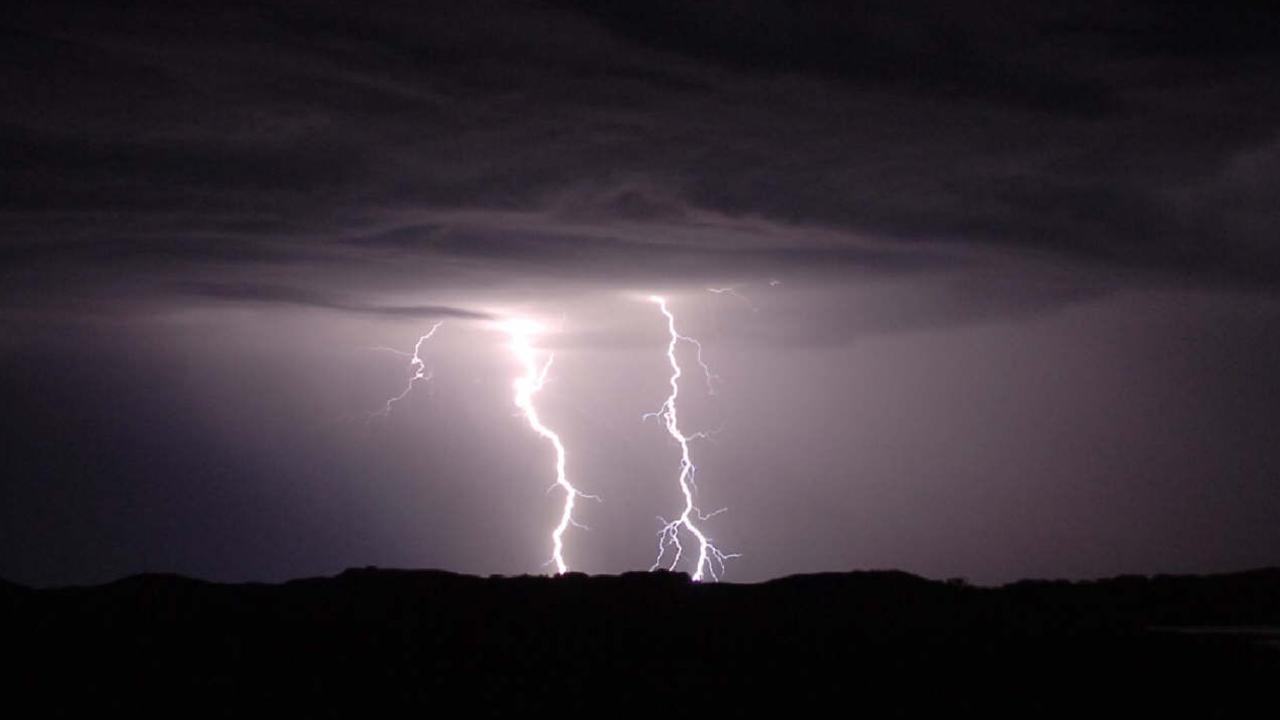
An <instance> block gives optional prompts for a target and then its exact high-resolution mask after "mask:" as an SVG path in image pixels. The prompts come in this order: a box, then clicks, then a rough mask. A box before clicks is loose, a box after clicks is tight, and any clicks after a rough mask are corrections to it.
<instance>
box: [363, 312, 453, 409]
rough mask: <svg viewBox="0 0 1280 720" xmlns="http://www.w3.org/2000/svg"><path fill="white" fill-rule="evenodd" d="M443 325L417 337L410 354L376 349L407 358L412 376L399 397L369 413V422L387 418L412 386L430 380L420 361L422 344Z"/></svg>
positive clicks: (439, 324)
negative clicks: (377, 418) (376, 418)
mask: <svg viewBox="0 0 1280 720" xmlns="http://www.w3.org/2000/svg"><path fill="white" fill-rule="evenodd" d="M443 324H444V321H443V320H440V321H438V322H436V324H434V325H432V326H431V329H430V330H428V331H427V333H426V334H425V335H422V336H421V337H419V338H418V342H416V343H414V345H413V352H412V353H407V352H404V351H403V350H396V349H395V348H389V347H383V346H380V347H378V348H377V349H378V350H388V351H390V352H393V353H396V354H397V355H403V356H405V357H407V358H409V371H410V372H411V373H412V374H411V375H410V376H409V383H408V384H407V385H405V387H404V390H402V391H401V392H400V394H399V395H396V396H394V397H392V398H390V399H388V400H387V402H386V403H384V404H383V406H382V408H381V409H379V410H375V411H373V412H371V413H369V419H370V420H372V419H373V418H375V417H387V416H389V415H390V414H391V408H392V406H394V405H395V404H396V403H398V402H400V401H401V400H403V399H405V398H406V397H407V396H408V395H409V393H410V392H412V391H413V386H414V385H415V384H417V382H418V381H419V380H430V379H431V373H430V372H428V371H427V364H426V363H425V362H423V360H422V344H423V343H424V342H426V341H428V340H430V339H431V336H432V335H435V334H436V331H437V330H439V329H440V326H441V325H443Z"/></svg>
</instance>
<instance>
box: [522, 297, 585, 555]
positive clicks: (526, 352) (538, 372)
mask: <svg viewBox="0 0 1280 720" xmlns="http://www.w3.org/2000/svg"><path fill="white" fill-rule="evenodd" d="M502 328H503V329H504V330H506V332H507V334H508V335H509V336H510V337H511V350H512V352H513V353H515V356H516V359H517V360H518V361H519V362H520V367H521V368H522V369H523V371H524V373H523V374H522V375H520V376H519V377H517V378H516V379H515V382H514V383H513V387H514V389H515V404H516V407H517V408H519V409H520V411H521V412H522V413H523V414H524V417H525V420H526V421H527V422H528V423H529V427H530V428H532V429H533V431H534V432H535V433H537V434H538V435H539V436H541V437H542V438H543V439H544V440H546V441H547V442H549V443H551V446H552V447H554V448H555V451H556V465H555V468H556V480H555V483H554V484H552V486H551V489H554V488H556V487H559V488H561V489H562V490H564V494H565V497H564V508H563V509H562V510H561V512H560V521H559V522H558V523H557V524H556V526H555V528H554V529H553V530H552V531H551V546H552V551H551V560H552V561H553V562H554V563H555V564H556V572H557V573H561V574H563V573H565V572H567V571H568V569H569V566H568V565H567V564H566V563H565V560H564V533H565V531H566V530H568V528H569V526H570V525H573V526H575V527H582V525H580V524H579V523H577V522H576V521H575V520H574V519H573V508H574V502H575V501H576V500H577V499H578V498H579V497H586V498H592V499H599V498H597V497H596V496H594V495H587V494H585V493H583V492H581V491H579V490H578V489H577V488H576V487H574V486H573V485H572V484H571V483H570V482H569V480H568V478H567V477H566V474H565V449H564V443H563V442H562V441H561V440H560V436H559V435H557V434H556V433H555V431H553V430H552V429H551V428H549V427H547V426H546V425H545V424H544V423H543V422H542V419H541V418H540V417H539V416H538V409H537V407H535V406H534V404H533V396H534V395H536V394H537V393H538V391H539V390H541V389H542V388H543V386H544V385H545V384H546V382H547V372H548V371H549V370H550V369H551V362H552V360H554V359H555V356H554V355H551V354H550V353H548V354H547V359H546V361H545V362H543V363H542V366H541V367H539V366H538V359H537V355H538V353H537V351H536V350H535V349H534V347H533V344H532V341H531V336H532V335H534V334H536V333H537V332H538V331H539V330H540V329H541V328H540V326H539V325H538V324H537V323H535V322H532V321H529V320H519V319H517V320H509V321H507V322H505V323H503V324H502Z"/></svg>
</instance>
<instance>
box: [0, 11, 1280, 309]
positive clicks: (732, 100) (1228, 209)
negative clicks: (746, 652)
mask: <svg viewBox="0 0 1280 720" xmlns="http://www.w3.org/2000/svg"><path fill="white" fill-rule="evenodd" d="M3 33H4V36H5V44H6V48H7V49H6V54H7V57H8V61H7V62H6V63H5V66H4V69H3V70H0V73H3V76H2V77H3V84H4V86H5V88H6V96H7V97H9V98H11V100H12V101H11V102H9V103H7V104H6V107H5V109H4V110H3V111H2V112H0V152H2V154H3V156H4V157H5V164H6V172H5V174H4V178H3V180H2V181H0V182H2V183H3V187H2V188H0V190H2V191H0V203H2V204H3V208H2V209H3V213H2V215H0V232H3V234H4V243H5V245H6V251H5V253H4V257H5V261H4V262H5V269H6V271H7V273H8V274H17V275H21V274H22V272H23V270H24V260H25V259H26V258H27V257H29V256H31V255H33V254H35V253H58V254H61V253H63V252H64V251H66V250H68V249H70V250H71V251H72V252H71V258H75V257H76V254H77V253H76V252H75V249H76V248H83V247H84V246H85V245H86V244H89V245H92V246H96V247H98V248H100V250H99V254H109V255H112V256H117V257H118V256H127V255H136V254H140V253H154V252H157V251H159V250H160V249H161V248H163V250H164V252H166V253H168V254H169V259H170V261H171V262H170V263H169V266H168V267H166V269H165V272H166V273H169V274H173V273H178V274H181V273H182V272H183V271H184V270H183V264H184V262H185V263H189V264H199V263H204V262H207V261H208V260H209V258H210V256H211V255H217V256H220V257H222V258H224V259H228V260H243V261H245V262H250V263H253V262H258V261H260V260H262V259H263V256H264V255H271V254H275V255H279V256H282V257H283V258H284V259H285V261H286V262H287V261H289V258H290V257H291V256H292V255H291V253H290V251H288V248H290V247H294V248H296V249H295V250H293V251H292V253H293V254H297V255H315V254H317V253H323V252H326V250H325V248H326V246H328V245H330V244H333V243H338V244H340V245H342V246H343V247H344V248H345V252H347V254H346V255H344V258H345V259H346V261H348V262H352V261H354V262H359V261H360V259H361V258H360V252H359V251H360V250H361V249H363V248H366V246H367V250H368V252H370V253H371V254H372V255H373V256H374V257H377V255H378V252H379V250H380V249H383V248H384V247H385V245H386V244H387V243H389V242H396V241H401V244H400V245H399V247H400V248H401V249H404V248H405V247H407V246H408V245H412V246H413V248H412V249H413V252H414V253H416V254H417V255H418V257H419V258H421V259H422V260H423V261H424V262H429V260H430V259H431V258H432V257H435V256H439V255H444V256H450V255H456V254H459V253H462V254H466V255H469V256H480V257H484V258H489V259H495V260H502V261H508V262H510V263H512V264H513V265H514V266H516V267H527V268H528V269H529V270H531V271H534V272H539V271H543V270H545V269H546V268H548V267H550V266H552V265H553V263H549V262H545V261H544V259H545V258H547V257H554V258H555V259H556V261H557V263H555V264H554V266H555V267H556V268H564V267H568V268H571V269H572V268H578V269H579V271H580V272H582V273H583V274H591V273H593V272H602V271H605V270H607V267H602V266H607V265H608V264H609V263H608V259H609V258H616V259H617V263H618V264H619V265H621V266H623V267H626V268H633V270H632V273H633V274H638V275H642V276H643V275H659V276H661V275H662V274H664V273H668V272H671V271H672V270H673V268H677V267H681V266H683V265H685V264H686V263H684V261H686V260H687V259H689V255H690V254H692V255H693V258H694V259H696V260H715V259H716V258H715V256H716V254H717V253H723V254H724V255H725V256H726V257H725V263H726V264H727V265H728V266H730V267H731V268H732V269H733V271H734V272H738V273H747V274H769V273H773V272H776V271H777V269H778V268H784V269H785V268H791V267H824V266H827V265H828V264H829V263H830V262H831V261H832V259H833V257H836V258H838V259H839V261H841V262H843V263H847V264H848V265H851V266H858V265H865V266H870V267H871V268H872V269H873V270H874V269H875V268H876V266H878V264H879V263H878V259H879V258H881V257H882V256H883V252H885V251H884V250H883V249H881V250H880V251H879V253H880V254H876V255H874V256H872V257H867V256H866V253H865V251H864V250H863V249H862V248H863V244H864V243H865V239H866V238H875V239H876V240H877V241H880V242H890V243H894V244H896V245H897V246H898V247H897V248H896V250H895V252H897V253H911V252H914V251H915V249H916V246H917V245H918V244H919V243H920V242H921V241H925V240H927V241H930V242H945V243H950V244H952V245H955V246H957V247H959V248H966V247H974V246H983V245H986V246H1004V247H1007V248H1012V249H1014V250H1016V251H1020V252H1027V253H1032V254H1041V253H1049V254H1051V255H1054V256H1058V257H1061V258H1063V260H1062V261H1063V262H1085V263H1091V264H1092V263H1102V264H1112V265H1114V266H1116V267H1120V268H1125V269H1127V270H1137V271H1141V272H1152V271H1154V272H1156V273H1160V274H1165V275H1167V276H1169V277H1176V278H1182V279H1192V280H1212V281H1214V282H1227V283H1247V284H1250V285H1253V286H1258V285H1261V286H1265V287H1273V286H1274V285H1275V283H1276V280H1277V279H1278V278H1280V255H1277V252H1276V249H1275V244H1274V242H1272V239H1273V238H1274V237H1275V235H1276V232H1277V230H1280V225H1278V224H1277V220H1276V214H1275V212H1274V210H1273V207H1272V206H1273V204H1274V203H1273V200H1274V193H1273V192H1269V190H1274V186H1275V183H1276V182H1277V177H1278V175H1277V163H1276V158H1277V156H1278V150H1277V148H1280V144H1278V143H1280V134H1278V133H1280V121H1278V119H1280V92H1277V90H1276V85H1275V83H1274V82H1273V81H1272V80H1273V78H1274V77H1275V74H1276V72H1277V71H1278V70H1280V51H1277V50H1276V48H1278V47H1280V29H1278V28H1277V22H1276V20H1275V17H1274V13H1269V12H1266V9H1265V8H1261V7H1260V6H1257V5H1255V4H1249V3H1225V4H1222V3H1220V4H1215V5H1214V6H1212V7H1211V8H1210V7H1207V6H1204V5H1202V4H1196V3H1172V4H1171V3H1155V2H1152V3H1126V4H1123V5H1120V4H1116V3H1109V2H1086V3H1073V4H1071V5H1070V6H1069V7H1065V6H1061V4H1058V3H1022V2H1018V3H1013V2H1011V3H1000V4H998V6H997V7H987V8H984V9H983V10H982V11H981V12H970V11H967V10H961V9H959V8H957V7H956V6H955V5H954V4H952V3H942V2H938V3H933V2H923V3H879V2H873V3H858V4H855V5H849V4H847V3H826V2H819V3H811V4H803V5H795V4H790V3H773V2H751V3H696V4H688V3H678V2H672V3H666V2H658V3H651V2H645V3H625V2H624V3H607V4H604V5H597V4H594V3H574V2H549V3H514V2H481V3H466V4H465V5H464V6H455V5H450V4H444V3H428V4H427V5H425V6H423V5H413V6H405V5H397V4H375V5H374V6H361V7H360V8H354V7H347V6H343V5H340V4H334V3H320V2H311V3H290V4H287V5H281V6H278V7H274V8H271V7H264V6H262V5H259V4H238V3H229V4H220V5H219V6H218V8H217V9H216V10H212V9H210V8H207V7H205V6H203V5H188V4H184V3H166V4H164V5H163V6H154V5H146V4H130V3H108V4H102V3H87V4H79V3H66V2H63V3H31V4H25V5H23V6H20V7H18V8H17V9H15V10H13V11H12V12H10V13H9V14H8V15H7V16H6V19H5V22H4V26H3ZM587 189H590V190H589V191H587ZM565 198H577V199H582V198H587V199H589V200H590V202H588V203H587V204H585V205H582V204H580V206H579V207H576V208H571V210H572V211H573V212H571V213H569V214H568V215H566V212H567V211H566V209H565V208H564V207H563V202H564V199H565ZM460 210H465V211H466V212H467V216H468V223H467V224H466V225H463V226H458V225H456V224H454V223H451V221H450V219H449V217H448V216H449V214H450V213H454V212H457V211H460ZM513 213H516V214H518V213H524V217H526V218H527V219H528V224H527V226H522V225H520V224H519V223H514V224H513V223H512V222H510V221H509V220H510V218H511V217H513ZM573 213H576V216H575V215H574V214H573ZM69 215H70V216H73V217H74V216H79V217H83V218H86V219H87V218H92V220H91V221H87V222H86V223H81V224H73V225H72V226H71V227H70V228H68V227H67V226H66V218H67V217H68V216H69ZM433 215H434V216H437V217H432V216H433ZM487 215H491V216H492V217H487ZM175 216H177V217H179V218H181V220H180V222H179V223H178V224H176V225H175V223H174V222H173V218H174V217H175ZM405 216H413V217H414V218H415V220H414V221H406V220H405ZM424 217H425V218H426V219H425V222H426V226H425V228H424V227H423V225H422V223H423V222H424V220H423V218H424ZM584 217H589V218H590V219H591V220H592V222H590V223H586V224H584V223H583V222H582V221H581V220H582V218H584ZM744 219H747V220H752V219H754V220H758V221H760V222H761V223H762V224H767V225H768V230H767V231H766V232H765V233H764V234H763V235H756V236H754V237H752V238H743V237H741V236H742V235H743V232H742V227H741V224H742V221H743V220H744ZM619 221H621V222H626V223H630V224H631V225H632V226H633V227H634V228H638V229H644V228H649V229H650V231H651V233H652V235H653V237H652V242H650V243H648V244H645V245H644V246H643V247H640V246H637V244H634V243H619V242H617V238H616V236H615V235H614V233H613V231H612V230H611V228H610V224H611V223H614V222H619ZM414 227H416V228H422V229H421V230H417V229H412V228H414ZM477 228H480V230H477ZM683 230H696V231H701V232H702V233H704V234H708V233H712V232H714V231H719V232H720V235H721V238H720V243H719V244H718V245H717V246H715V247H710V248H706V247H699V246H698V244H697V243H691V242H689V241H687V240H680V239H677V240H675V241H672V240H670V239H669V238H670V237H673V236H674V237H677V238H679V237H680V236H681V234H682V232H681V231H683ZM815 233H820V234H822V235H823V236H824V237H825V238H826V241H827V243H828V245H845V246H848V247H849V248H852V249H851V250H846V249H843V248H841V247H827V248H824V249H823V250H822V251H815V250H813V249H812V248H811V245H812V243H811V242H807V237H806V236H808V235H811V234H815ZM410 236H412V237H410ZM735 243H743V244H750V245H752V246H751V247H748V248H746V249H744V250H737V249H735V248H734V247H733V245H734V244H735ZM215 248H216V249H215ZM353 249H354V250H355V251H356V252H354V253H353V252H351V251H352V250H353ZM744 253H745V255H744ZM633 257H636V258H638V260H639V262H634V263H633V262H632V261H633ZM664 257H669V258H671V261H670V262H664V261H663V258H664ZM67 262H75V260H74V259H70V260H67ZM126 264H127V263H126ZM143 264H144V265H145V263H143ZM899 264H901V263H893V264H891V266H890V267H888V268H884V269H886V270H889V271H892V270H893V269H894V267H896V266H897V265H899ZM908 264H912V263H908Z"/></svg>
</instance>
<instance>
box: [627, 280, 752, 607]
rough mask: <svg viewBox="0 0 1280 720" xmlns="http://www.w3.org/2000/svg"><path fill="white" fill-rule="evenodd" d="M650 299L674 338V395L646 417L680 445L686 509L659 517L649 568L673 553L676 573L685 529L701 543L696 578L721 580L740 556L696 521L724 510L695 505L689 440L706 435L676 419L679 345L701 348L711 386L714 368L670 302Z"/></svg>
mask: <svg viewBox="0 0 1280 720" xmlns="http://www.w3.org/2000/svg"><path fill="white" fill-rule="evenodd" d="M649 300H650V301H651V302H653V303H656V304H657V305H658V308H659V309H660V310H662V314H663V315H665V316H666V318H667V333H668V336H669V337H670V341H669V342H668V343H667V361H668V362H669V363H670V364H671V379H670V383H671V394H670V395H668V396H667V400H666V402H664V403H663V404H662V407H661V408H660V409H659V410H658V412H656V413H650V414H649V415H646V416H645V417H649V416H654V417H658V418H660V419H661V420H662V422H663V424H664V425H666V428H667V433H668V434H669V435H671V437H672V438H674V439H675V441H676V442H677V443H678V444H679V445H680V473H679V476H678V478H679V484H680V493H681V494H682V495H683V496H684V509H683V511H682V512H681V513H680V517H678V518H676V519H675V520H672V521H671V522H667V521H666V519H665V518H661V517H660V518H658V521H659V522H661V523H663V526H662V530H660V531H659V532H658V557H657V558H656V559H655V560H654V562H653V566H652V567H650V568H649V569H650V570H657V569H658V568H659V567H661V566H662V564H663V558H664V557H665V556H666V555H667V554H668V553H670V554H671V556H672V558H671V562H670V565H669V566H668V568H667V569H669V570H675V568H676V565H678V564H679V562H680V558H681V557H682V556H683V555H684V546H683V545H682V544H681V542H680V531H681V530H684V531H686V532H688V533H689V534H690V535H692V536H693V537H694V539H695V540H697V542H698V559H697V562H696V564H695V565H694V570H693V579H694V580H695V581H700V580H702V579H703V577H704V575H710V576H711V579H712V580H719V579H720V577H719V576H720V575H721V574H723V573H724V564H725V561H726V560H728V559H730V558H735V557H738V555H737V554H736V553H735V554H727V553H724V552H721V551H720V550H719V549H718V548H717V547H716V546H715V545H714V544H712V542H711V540H710V538H708V537H707V535H706V533H704V532H703V531H702V530H701V529H700V528H699V527H698V526H697V524H695V522H694V520H695V519H696V520H697V521H698V522H703V521H705V520H708V519H710V518H712V517H715V516H716V515H719V514H720V513H722V512H724V508H721V509H720V510H716V511H715V512H712V513H708V514H703V513H702V511H700V510H699V509H698V507H697V506H696V505H695V504H694V492H695V491H696V490H697V487H696V485H695V484H694V474H695V473H696V472H697V468H696V467H694V464H693V460H692V458H691V457H690V455H689V441H690V440H693V439H695V438H697V437H700V436H701V435H702V434H701V433H695V434H694V435H685V434H684V432H683V431H681V430H680V423H679V421H678V419H677V417H676V400H677V399H678V398H679V397H680V377H681V376H682V375H683V372H682V371H681V369H680V361H679V360H678V359H677V358H676V346H677V345H678V344H679V342H680V341H681V340H683V341H685V342H687V343H690V344H692V345H693V346H694V347H696V348H697V350H698V354H697V356H698V363H699V364H700V365H702V369H703V372H705V373H706V375H707V383H708V386H710V383H711V378H712V377H713V376H712V374H711V370H710V368H709V367H707V365H706V363H704V362H703V361H702V344H701V343H699V342H698V341H697V340H695V339H694V338H691V337H689V336H687V335H681V334H680V333H679V331H677V330H676V318H675V315H672V314H671V311H670V310H669V309H668V308H667V301H666V299H665V298H662V297H659V296H657V295H654V296H651V297H650V298H649ZM717 568H719V572H717Z"/></svg>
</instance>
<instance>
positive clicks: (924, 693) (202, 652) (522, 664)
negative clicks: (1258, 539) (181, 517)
mask: <svg viewBox="0 0 1280 720" xmlns="http://www.w3.org/2000/svg"><path fill="white" fill-rule="evenodd" d="M0 598H3V602H5V603H6V605H5V606H4V607H5V612H4V613H3V615H2V616H0V617H3V620H2V621H0V631H2V632H4V636H5V638H6V644H5V651H6V652H7V653H8V654H9V659H10V660H11V661H12V662H11V663H10V665H11V666H13V667H17V668H19V669H18V670H17V671H16V673H15V674H13V675H11V676H10V677H9V678H8V682H9V683H11V686H10V687H8V688H6V690H7V691H8V692H7V693H6V695H7V696H9V697H25V698H26V699H27V700H28V701H35V700H39V702H41V703H43V705H42V706H41V707H44V708H46V709H47V710H48V713H47V714H54V715H56V714H70V713H72V712H89V711H93V712H96V713H97V712H108V711H110V712H116V711H120V712H128V713H131V714H133V715H137V714H143V715H146V714H156V715H159V714H161V713H163V714H165V715H166V716H170V715H171V713H172V711H173V708H175V707H181V708H184V714H186V711H187V710H189V709H192V708H191V705H192V702H193V700H194V699H197V698H198V699H199V701H198V703H197V705H198V707H196V708H194V710H198V711H202V712H207V713H209V714H213V715H244V714H252V715H259V714H264V713H266V712H275V713H280V714H282V715H287V716H297V715H305V716H315V715H322V716H333V715H368V714H386V713H392V712H395V713H408V712H414V713H425V712H430V711H432V710H435V711H441V710H442V709H444V708H446V707H448V706H449V705H452V704H453V703H457V702H464V703H466V704H467V707H468V708H469V712H471V713H473V714H480V715H484V714H503V715H506V714H511V713H514V712H520V713H529V712H540V711H543V710H548V709H553V708H554V709H556V710H558V711H560V712H573V713H586V712H592V713H613V712H618V711H626V713H627V714H630V713H634V712H655V711H658V710H660V709H669V708H672V707H679V708H681V709H683V710H686V711H688V712H695V711H697V712H704V711H705V712H725V711H729V712H745V711H759V710H761V709H762V708H765V707H769V706H770V704H772V703H777V702H779V701H787V702H790V699H793V698H802V699H804V703H805V704H806V705H807V704H809V703H824V702H839V703H841V704H840V705H838V706H837V707H845V708H850V709H853V708H856V709H857V710H859V711H861V712H870V711H875V712H877V713H881V714H884V713H888V714H903V713H907V714H917V713H921V714H923V713H940V712H946V713H949V714H955V713H957V712H959V713H969V714H973V713H976V712H983V713H984V714H987V715H992V714H995V715H1002V714H1008V715H1010V716H1013V715H1017V716H1019V717H1025V716H1026V715H1027V713H1030V714H1032V715H1034V716H1037V717H1045V716H1062V717H1079V716H1081V715H1087V714H1090V713H1096V712H1097V711H1098V708H1099V707H1105V708H1106V709H1107V711H1108V714H1115V713H1116V712H1126V713H1128V712H1132V713H1139V712H1140V713H1143V714H1144V716H1150V715H1151V714H1153V713H1154V714H1164V715H1166V716H1168V715H1183V714H1187V713H1208V714H1215V713H1217V714H1223V713H1227V714H1232V713H1236V714H1238V713H1241V712H1244V711H1245V709H1246V708H1249V707H1250V705H1249V704H1248V703H1251V702H1261V701H1264V700H1266V699H1267V698H1269V697H1270V692H1271V689H1270V688H1271V687H1272V683H1273V681H1274V678H1275V677H1280V652H1278V651H1277V650H1276V648H1275V647H1274V645H1269V644H1267V642H1259V641H1257V639H1256V637H1255V636H1257V635H1259V633H1260V632H1262V631H1258V630H1253V629H1251V630H1249V631H1247V632H1240V633H1230V634H1224V633H1221V632H1219V631H1217V630H1206V629H1205V627H1204V626H1215V627H1217V626H1236V627H1246V626H1247V627H1249V628H1256V627H1257V626H1273V627H1280V570H1259V571H1253V572H1247V573H1235V574H1228V575H1216V576H1208V577H1183V576H1156V577H1119V578H1111V579H1108V580H1097V581H1089V582H1058V581H1024V582H1018V583H1013V584H1010V585H1007V586H1004V587H996V588H983V587H973V586H969V585H967V584H966V583H963V582H961V581H949V582H937V581H932V580H927V579H924V578H920V577H917V576H914V575H910V574H908V573H903V572H896V571H874V572H853V573H821V574H814V575H798V576H793V577H787V578H780V579H777V580H771V581H768V582H764V583H759V584H750V585H738V584H727V583H726V584H698V583H692V582H690V580H689V577H688V576H687V575H684V574H682V573H666V572H656V573H625V574H622V575H613V576H591V577H589V576H586V575H581V574H568V575H565V576H560V577H546V576H517V577H488V578H484V577H477V576H470V575H459V574H454V573H448V572H442V571H435V570H384V569H378V568H355V569H351V570H347V571H345V572H343V573H341V574H339V575H337V576H336V577H328V578H308V579H300V580H293V581H289V582H286V583H282V584H278V585H272V584H263V583H245V584H221V583H210V582H204V581H200V580H193V579H190V578H184V577H180V576H175V575H159V574H149V575H139V576H134V577H130V578H124V579H122V580H119V581H116V582H113V583H109V584H106V585H103V586H99V587H79V588H54V589H42V590H31V589H25V588H20V587H18V586H12V585H11V584H8V583H6V584H4V585H0ZM1169 626H1174V627H1182V628H1197V630H1196V632H1193V633H1191V632H1168V631H1166V629H1167V628H1168V627H1169ZM1262 634H1264V635H1265V633H1262ZM1264 640H1267V638H1264ZM1268 641H1269V642H1274V637H1269V640H1268ZM1228 686H1229V687H1230V688H1231V691H1230V692H1220V691H1219V690H1218V688H1222V687H1228ZM68 689H74V691H72V692H68ZM14 702H17V701H14ZM788 707H789V705H788ZM778 709H780V710H785V709H786V707H782V708H778Z"/></svg>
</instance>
